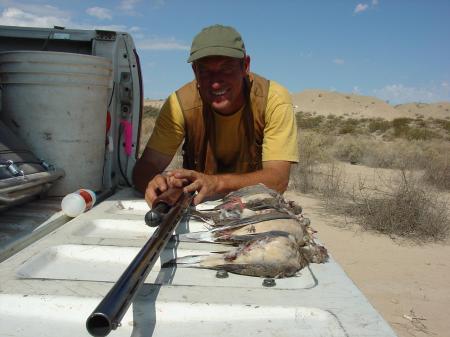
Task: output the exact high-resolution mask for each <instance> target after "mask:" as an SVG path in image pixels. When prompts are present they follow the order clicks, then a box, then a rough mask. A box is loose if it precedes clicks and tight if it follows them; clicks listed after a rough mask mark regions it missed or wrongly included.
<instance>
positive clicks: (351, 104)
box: [292, 90, 450, 120]
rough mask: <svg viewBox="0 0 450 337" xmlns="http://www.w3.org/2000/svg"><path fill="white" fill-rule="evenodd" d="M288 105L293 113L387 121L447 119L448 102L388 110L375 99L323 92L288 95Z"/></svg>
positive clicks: (390, 107) (394, 107)
mask: <svg viewBox="0 0 450 337" xmlns="http://www.w3.org/2000/svg"><path fill="white" fill-rule="evenodd" d="M292 102H293V104H294V107H295V111H303V112H308V113H312V114H317V115H329V114H333V115H336V116H344V117H351V118H384V119H387V120H392V119H394V118H400V117H410V118H416V117H418V116H423V117H424V118H428V117H432V118H446V117H448V118H450V102H441V103H432V104H426V103H408V104H401V105H397V106H392V105H390V104H388V103H386V102H385V101H382V100H380V99H378V98H376V97H371V96H362V95H356V94H344V93H338V92H333V91H324V90H305V91H302V92H300V93H297V94H292Z"/></svg>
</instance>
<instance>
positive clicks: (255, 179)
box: [169, 160, 291, 205]
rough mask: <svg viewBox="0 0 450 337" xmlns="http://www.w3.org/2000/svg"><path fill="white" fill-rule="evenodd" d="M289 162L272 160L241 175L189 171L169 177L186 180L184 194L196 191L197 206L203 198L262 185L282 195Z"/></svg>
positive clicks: (286, 179)
mask: <svg viewBox="0 0 450 337" xmlns="http://www.w3.org/2000/svg"><path fill="white" fill-rule="evenodd" d="M290 168H291V162H289V161H283V160H272V161H266V162H263V168H262V170H258V171H255V172H251V173H243V174H217V175H208V174H204V173H200V172H196V171H191V170H184V169H180V170H173V171H171V172H170V173H169V175H170V176H172V177H174V178H177V179H187V180H188V181H189V182H190V184H189V185H187V186H186V187H185V188H184V190H185V191H186V192H192V191H198V194H197V196H196V197H195V199H194V203H195V204H196V205H197V204H199V203H200V202H202V200H204V199H205V198H210V197H216V196H222V195H224V194H227V193H229V192H231V191H235V190H238V189H240V188H242V187H246V186H251V185H255V184H258V183H263V184H264V185H266V186H267V187H269V188H272V189H274V190H276V191H278V192H280V193H283V192H284V191H285V190H286V188H287V186H288V183H289V173H290Z"/></svg>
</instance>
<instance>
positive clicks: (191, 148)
mask: <svg viewBox="0 0 450 337" xmlns="http://www.w3.org/2000/svg"><path fill="white" fill-rule="evenodd" d="M245 88H246V99H247V104H246V105H245V108H244V111H243V120H244V134H242V135H241V136H240V139H242V145H241V148H240V154H239V162H238V163H236V172H235V173H246V172H253V171H256V170H258V169H261V168H262V142H263V138H264V125H265V110H266V105H267V96H268V92H269V81H268V80H266V79H265V78H263V77H261V76H258V75H256V74H254V73H251V74H250V75H249V78H248V79H247V80H246V83H245ZM176 94H177V98H178V102H179V103H180V106H181V110H182V111H183V116H184V123H185V126H184V129H185V138H184V144H183V167H184V168H187V169H190V170H196V171H198V172H204V173H207V174H215V173H221V168H220V167H218V165H217V161H216V157H215V154H214V150H213V148H214V147H213V146H211V144H212V143H213V141H214V135H212V134H211V133H212V132H214V125H213V123H214V122H213V115H212V114H213V111H212V110H211V107H210V106H206V105H205V106H204V105H203V102H202V100H201V97H200V94H199V92H198V89H197V81H195V80H194V81H192V82H189V83H187V84H186V85H184V86H183V87H181V88H180V89H179V90H177V91H176Z"/></svg>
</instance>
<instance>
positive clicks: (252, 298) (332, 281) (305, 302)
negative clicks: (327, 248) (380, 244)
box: [0, 189, 395, 337]
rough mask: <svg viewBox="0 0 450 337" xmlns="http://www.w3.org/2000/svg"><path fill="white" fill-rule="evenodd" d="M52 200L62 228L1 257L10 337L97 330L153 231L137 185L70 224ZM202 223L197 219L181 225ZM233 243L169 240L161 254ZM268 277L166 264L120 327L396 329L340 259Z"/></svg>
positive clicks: (53, 221)
mask: <svg viewBox="0 0 450 337" xmlns="http://www.w3.org/2000/svg"><path fill="white" fill-rule="evenodd" d="M50 204H51V203H50ZM35 205H36V204H35ZM27 207H28V206H27ZM30 207H32V204H30ZM48 207H49V209H50V210H49V213H48V215H49V216H50V218H49V220H48V222H47V224H50V226H49V227H48V229H49V230H52V229H54V230H53V231H52V232H51V233H50V234H48V235H46V236H44V237H42V238H41V239H39V240H38V241H36V242H34V243H32V244H30V245H29V246H28V247H26V248H24V249H22V250H21V251H19V252H17V253H16V254H15V255H12V256H11V257H9V258H8V259H6V260H5V261H3V262H2V263H0V336H89V334H88V332H87V330H86V328H85V321H86V318H87V317H88V315H89V314H90V313H91V312H92V310H93V309H94V308H95V307H96V306H97V304H98V303H99V302H100V300H101V299H102V298H103V296H104V295H105V294H106V293H107V292H108V290H109V289H110V288H111V287H112V285H113V282H115V281H116V280H117V278H118V277H119V276H120V274H121V273H122V271H123V270H124V269H125V268H126V267H127V265H128V263H129V262H130V261H131V260H132V258H133V257H134V256H135V254H136V253H137V252H138V251H139V249H140V247H141V246H142V245H143V244H144V242H145V241H146V240H147V239H148V238H149V236H150V235H151V233H152V232H153V229H152V228H150V227H147V226H146V225H145V223H144V220H143V218H144V214H145V213H146V212H147V211H148V207H147V205H146V204H145V202H144V201H143V200H142V199H138V198H137V197H136V196H135V195H134V193H133V191H132V190H131V189H124V190H121V191H120V192H119V193H117V194H115V195H113V196H112V197H110V198H109V199H107V200H105V201H103V202H102V203H100V204H99V205H98V206H96V207H94V208H93V209H92V210H91V211H89V212H87V213H84V214H82V215H80V216H78V217H77V218H74V219H73V220H71V221H68V222H67V220H68V218H66V217H65V216H63V215H62V214H61V213H55V214H53V215H51V212H52V211H54V210H55V207H56V206H54V205H49V206H48ZM22 209H24V208H23V206H22ZM9 212H11V213H9ZM13 212H14V211H13V209H12V210H10V211H8V212H7V213H4V214H2V219H3V215H7V216H12V213H13ZM58 219H59V220H58ZM64 222H66V223H64ZM61 223H63V224H62V225H61ZM32 227H33V226H32V225H30V227H29V228H30V229H31V228H32ZM44 227H45V226H44ZM38 228H39V226H38ZM55 228H56V229H55ZM202 228H203V225H202V223H200V222H197V221H192V220H191V221H183V222H182V223H181V224H180V226H179V227H178V229H177V231H178V232H179V233H182V232H187V231H198V230H202ZM17 235H18V234H17ZM28 237H29V236H28ZM19 241H20V240H19ZM4 242H7V241H2V243H1V244H2V245H3V243H4ZM7 245H8V246H9V247H10V249H12V248H11V245H13V243H12V242H11V241H10V242H7ZM225 249H229V248H228V247H227V246H223V245H218V244H204V243H186V242H181V243H176V242H169V245H168V247H167V248H166V249H165V250H164V252H163V253H162V254H161V258H160V260H161V261H163V262H164V261H167V260H169V259H171V258H173V257H176V256H183V255H190V254H193V253H194V254H195V253H201V252H206V251H220V250H225ZM331 253H332V252H331ZM262 283H263V279H262V278H255V277H248V276H241V275H234V274H229V277H228V278H217V277H216V272H215V271H213V270H202V269H189V268H184V269H183V268H178V269H177V268H160V264H159V263H157V264H156V265H155V267H154V269H153V270H152V271H151V272H150V274H149V275H148V277H147V279H146V281H145V284H144V286H143V287H142V289H141V290H140V291H139V292H138V295H137V297H136V299H135V300H134V302H133V304H132V306H131V307H130V309H129V310H128V312H127V313H126V314H125V316H124V318H123V320H122V326H121V327H119V328H118V329H117V330H115V331H113V332H112V333H111V334H110V335H111V336H196V337H200V336H212V335H215V336H254V335H255V336H256V335H258V336H335V337H338V336H359V337H361V336H373V337H375V336H380V337H381V336H383V337H386V336H395V334H394V332H393V331H392V329H391V328H390V327H389V325H388V324H387V323H386V322H385V321H384V320H383V319H382V317H381V316H380V315H379V314H378V313H377V312H376V311H375V310H374V308H373V307H372V306H371V305H370V303H369V302H368V301H367V300H366V298H365V297H364V296H363V295H362V293H361V292H360V291H359V290H358V288H357V287H356V286H355V285H354V284H353V283H352V281H351V280H350V279H349V278H348V277H347V276H346V275H345V273H344V272H343V270H342V269H341V268H340V267H339V265H338V264H337V263H336V262H335V261H334V260H333V258H332V257H331V258H330V260H329V262H327V263H325V264H311V265H310V266H309V267H308V268H305V269H303V270H302V271H301V272H300V273H299V275H298V276H296V277H292V278H286V279H277V280H276V285H275V286H274V287H264V286H263V285H262Z"/></svg>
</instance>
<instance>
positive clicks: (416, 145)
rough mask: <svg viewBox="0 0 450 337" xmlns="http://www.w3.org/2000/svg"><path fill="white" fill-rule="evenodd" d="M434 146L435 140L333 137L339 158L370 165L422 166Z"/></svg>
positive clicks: (333, 150) (336, 154)
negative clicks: (335, 138)
mask: <svg viewBox="0 0 450 337" xmlns="http://www.w3.org/2000/svg"><path fill="white" fill-rule="evenodd" d="M448 145H449V144H447V147H449V146H448ZM436 146H439V143H438V142H437V141H408V140H405V139H395V140H392V141H383V140H379V139H376V138H373V137H370V136H363V135H359V136H354V135H345V136H343V137H339V138H338V139H337V140H336V142H335V143H334V145H333V149H332V153H333V155H334V157H335V158H337V159H339V160H342V161H346V162H351V163H359V164H363V165H366V166H369V167H375V168H397V169H424V168H425V167H426V165H427V163H428V161H429V160H430V154H429V153H430V152H432V151H433V150H432V149H433V148H434V147H436ZM441 147H442V146H441ZM449 149H450V147H449Z"/></svg>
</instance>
